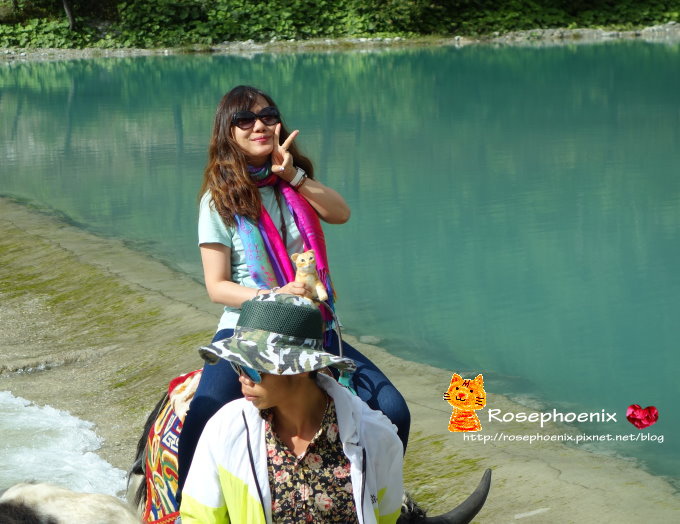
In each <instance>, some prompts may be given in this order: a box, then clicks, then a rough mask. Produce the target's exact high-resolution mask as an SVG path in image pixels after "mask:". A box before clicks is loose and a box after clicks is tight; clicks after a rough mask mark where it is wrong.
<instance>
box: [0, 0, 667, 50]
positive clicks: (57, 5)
mask: <svg viewBox="0 0 680 524" xmlns="http://www.w3.org/2000/svg"><path fill="white" fill-rule="evenodd" d="M18 3H19V7H20V9H19V12H17V13H15V12H14V11H13V10H12V11H11V13H12V15H11V16H12V17H14V23H13V24H11V25H10V24H5V25H2V26H0V46H3V47H84V46H96V47H177V46H185V45H196V44H204V45H206V44H214V43H219V42H224V41H234V40H250V39H252V40H256V41H268V40H271V39H292V38H294V39H307V38H334V37H341V36H395V35H407V36H413V35H453V34H464V35H484V34H489V33H492V32H495V31H499V32H507V31H514V30H520V29H533V28H546V27H599V26H609V27H612V26H614V27H634V26H643V25H651V24H656V23H665V22H669V21H680V15H679V13H680V0H619V1H616V2H614V1H612V0H507V1H504V2H499V1H497V0H124V1H121V0H99V1H97V0H72V5H73V11H74V13H75V15H76V17H77V22H78V28H79V29H78V30H77V31H69V29H68V26H67V24H66V23H65V16H64V12H63V9H62V3H61V2H56V1H54V0H19V2H18ZM8 5H9V2H7V0H0V7H3V6H4V8H5V9H4V11H3V12H4V13H5V16H9V15H7V13H8V12H9V11H8V10H7V7H8Z"/></svg>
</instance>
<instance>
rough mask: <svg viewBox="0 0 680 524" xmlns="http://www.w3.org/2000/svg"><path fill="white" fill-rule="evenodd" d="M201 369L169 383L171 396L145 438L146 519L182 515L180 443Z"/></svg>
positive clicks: (161, 523) (168, 520)
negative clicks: (178, 491)
mask: <svg viewBox="0 0 680 524" xmlns="http://www.w3.org/2000/svg"><path fill="white" fill-rule="evenodd" d="M200 379H201V370H200V369H199V370H196V371H193V372H191V373H187V374H186V375H181V376H179V377H177V378H175V379H174V380H172V381H171V382H170V384H169V386H168V397H167V400H166V402H165V404H164V405H163V406H162V408H161V410H160V412H159V413H158V416H157V417H156V422H155V423H154V425H153V426H151V430H150V431H149V435H148V437H147V442H146V457H145V476H146V479H145V480H146V506H145V508H144V515H143V521H144V522H146V523H148V524H172V523H174V522H175V520H176V519H177V517H178V516H179V505H178V504H177V499H176V498H175V495H176V493H177V485H178V481H177V479H178V461H177V443H178V442H179V435H180V433H181V431H182V424H183V423H184V418H185V417H186V414H187V411H188V409H189V403H190V402H191V399H192V398H194V393H195V392H196V388H197V387H198V382H199V381H200Z"/></svg>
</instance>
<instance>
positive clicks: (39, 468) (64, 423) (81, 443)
mask: <svg viewBox="0 0 680 524" xmlns="http://www.w3.org/2000/svg"><path fill="white" fill-rule="evenodd" d="M93 426H94V424H93V423H91V422H87V421H85V420H81V419H79V418H76V417H74V416H72V415H70V414H69V413H67V412H65V411H60V410H58V409H54V408H53V407H51V406H37V405H35V404H32V403H31V402H29V401H28V400H25V399H23V398H19V397H15V396H14V395H12V394H11V393H10V392H9V391H0V489H5V488H8V487H10V486H11V485H13V484H16V483H17V482H27V481H36V482H50V483H52V484H57V485H59V486H63V487H66V488H69V489H72V490H74V491H80V492H87V493H105V494H108V495H117V496H121V495H122V494H123V493H124V491H125V472H124V471H123V470H120V469H117V468H114V467H113V466H112V465H111V464H109V463H108V462H106V461H105V460H103V459H102V458H100V457H99V456H98V455H97V454H95V453H94V451H96V450H97V449H99V448H100V447H101V438H100V437H98V436H97V434H96V433H95V432H94V431H93V430H92V428H93Z"/></svg>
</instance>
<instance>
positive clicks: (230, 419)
mask: <svg viewBox="0 0 680 524" xmlns="http://www.w3.org/2000/svg"><path fill="white" fill-rule="evenodd" d="M317 383H318V384H319V386H320V387H322V388H323V389H324V390H325V391H326V392H327V393H328V394H329V395H330V396H331V397H332V398H333V401H334V402H335V410H336V413H337V417H338V428H339V435H340V440H341V441H342V446H343V450H344V452H345V455H346V456H347V458H349V461H350V464H351V469H350V475H351V479H352V486H353V490H354V501H355V504H356V508H357V515H358V518H359V522H361V523H365V524H369V523H380V524H382V523H387V522H390V523H393V522H396V520H397V518H398V517H399V515H400V512H401V502H402V496H403V493H404V490H403V481H402V463H403V448H402V444H401V440H399V437H398V436H397V432H396V428H395V426H394V425H393V424H392V423H391V422H390V421H389V419H388V418H387V417H386V416H385V415H383V414H382V413H380V412H378V411H373V410H372V409H371V408H369V407H368V406H367V405H366V404H365V403H364V402H363V401H362V400H361V399H360V398H359V397H356V396H354V395H352V393H350V392H349V391H348V390H347V389H345V388H344V387H342V386H340V385H339V384H338V383H337V382H336V381H335V380H333V379H332V378H330V377H328V376H326V375H323V374H319V376H318V378H317ZM271 502H272V501H271V492H270V490H269V477H268V473H267V452H266V444H265V435H264V420H263V419H262V417H261V416H260V412H259V411H258V409H257V408H255V407H254V406H253V405H252V403H250V402H248V401H246V400H245V399H238V400H234V401H233V402H230V403H228V404H227V405H226V406H224V407H223V408H222V409H220V410H219V411H218V412H217V413H216V414H215V415H214V416H213V417H212V418H211V419H210V420H209V421H208V423H207V424H206V426H205V429H204V430H203V434H202V435H201V438H200V440H199V442H198V445H197V447H196V453H195V455H194V459H193V462H192V463H191V468H190V470H189V474H188V476H187V480H186V483H185V485H184V489H183V491H182V506H181V508H180V511H181V516H182V523H183V524H213V523H214V524H218V523H219V524H226V523H229V522H234V523H248V524H250V523H253V524H255V523H263V524H264V523H271V521H272V516H271Z"/></svg>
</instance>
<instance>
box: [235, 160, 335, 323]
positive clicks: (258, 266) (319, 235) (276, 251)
mask: <svg viewBox="0 0 680 524" xmlns="http://www.w3.org/2000/svg"><path fill="white" fill-rule="evenodd" d="M248 171H249V172H250V174H251V176H252V177H253V179H254V180H255V182H256V184H257V185H258V187H264V186H276V187H275V189H274V190H275V191H276V190H277V189H278V190H279V191H280V192H281V195H283V198H284V200H285V201H286V205H287V206H288V209H289V210H290V213H291V215H293V219H294V220H295V225H296V226H297V228H298V230H299V231H300V236H301V238H302V243H303V245H304V248H305V250H309V249H313V250H314V257H315V259H316V270H317V273H318V274H319V280H321V282H323V284H324V286H325V287H326V291H327V292H328V305H329V306H330V307H331V308H332V309H335V308H334V298H335V294H334V291H333V284H332V282H331V277H330V271H329V267H328V256H327V254H326V240H325V238H324V234H323V229H321V222H320V221H319V217H318V215H317V214H316V211H314V208H312V206H311V205H310V203H309V202H307V200H306V199H305V198H304V197H302V196H300V194H299V193H298V192H297V191H295V190H294V189H293V188H292V187H291V185H290V184H289V183H288V182H286V181H284V180H283V179H281V178H280V177H279V176H277V175H276V174H275V173H272V172H271V165H265V166H264V167H262V168H253V167H250V166H249V167H248ZM235 218H236V225H237V229H238V233H239V235H240V237H241V241H242V242H243V248H244V250H245V259H246V266H247V268H248V272H249V273H250V275H251V277H252V278H253V280H254V281H255V283H256V284H257V286H258V288H260V289H271V288H273V287H276V286H285V285H286V284H287V283H288V282H292V281H293V280H295V269H294V268H293V263H292V261H291V259H290V257H289V256H288V252H287V251H286V246H285V245H284V243H283V240H282V238H281V233H280V231H279V230H278V229H277V227H276V226H275V225H274V222H273V221H272V219H271V217H270V216H269V213H268V212H267V210H266V209H265V207H264V205H263V206H262V210H261V212H260V220H259V221H258V223H257V224H255V223H254V222H253V221H252V220H250V219H249V218H246V217H242V216H240V215H236V217H235ZM322 314H324V318H325V319H326V321H327V323H329V322H330V320H331V316H330V314H328V313H327V312H325V311H324V310H323V309H322ZM329 325H330V324H329Z"/></svg>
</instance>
